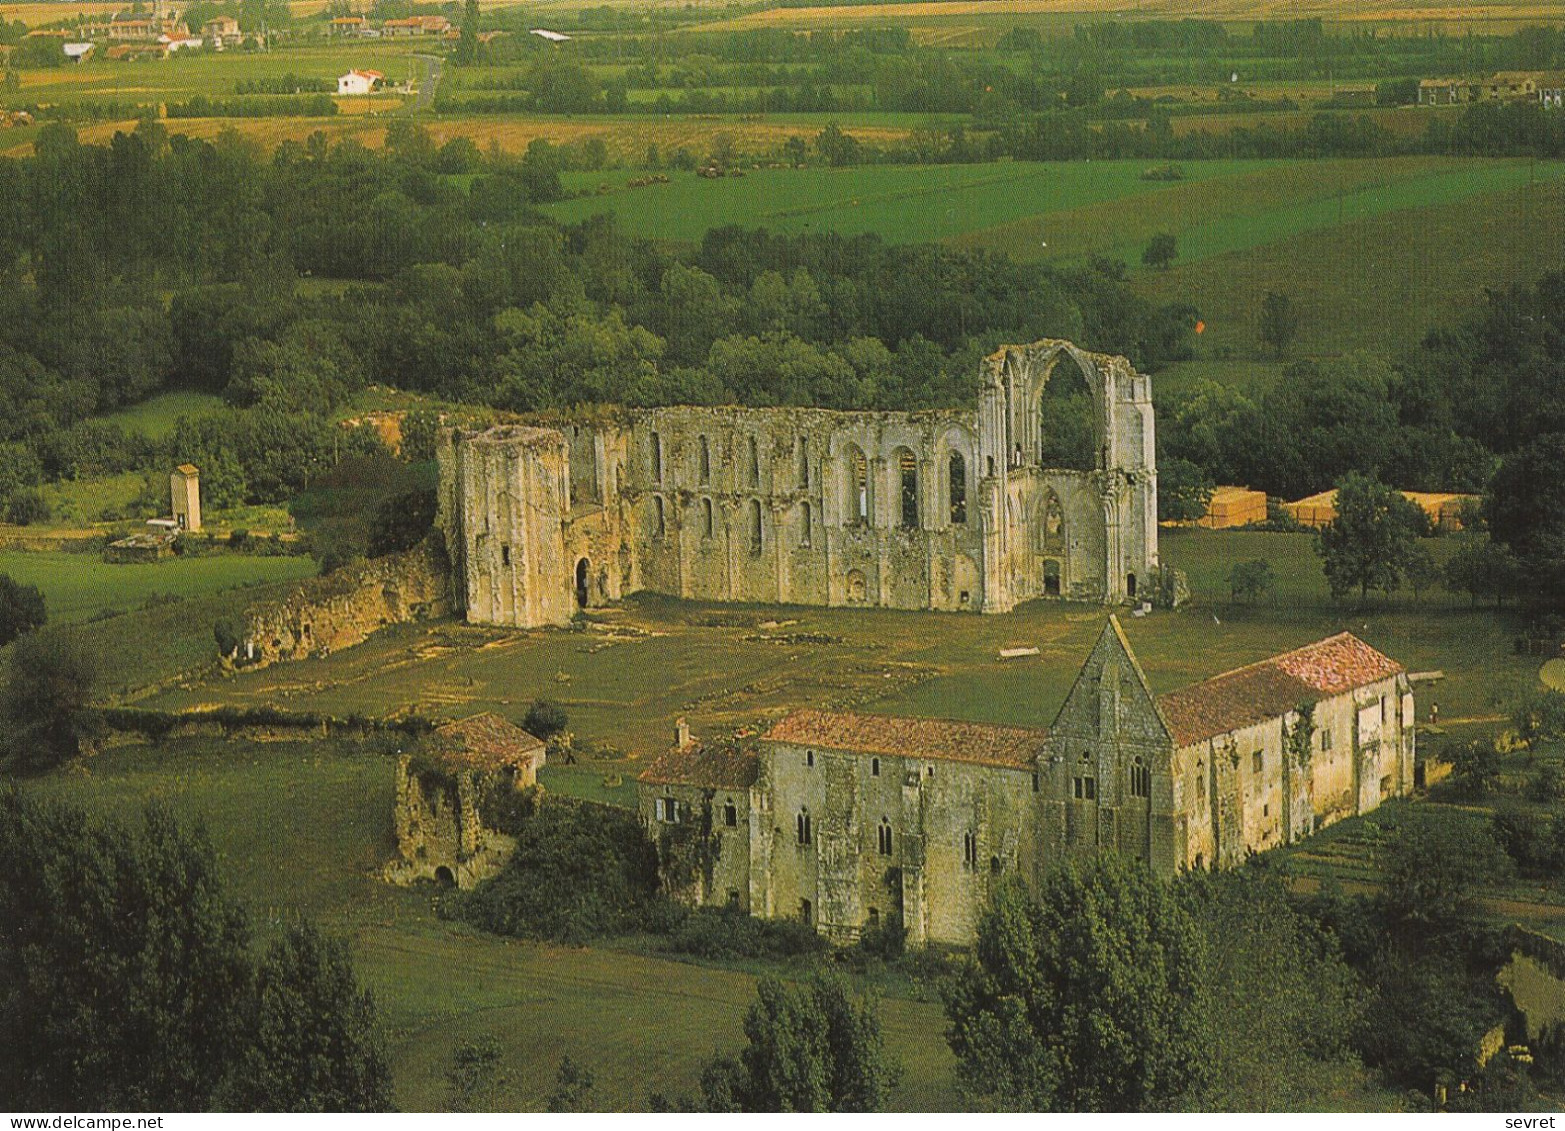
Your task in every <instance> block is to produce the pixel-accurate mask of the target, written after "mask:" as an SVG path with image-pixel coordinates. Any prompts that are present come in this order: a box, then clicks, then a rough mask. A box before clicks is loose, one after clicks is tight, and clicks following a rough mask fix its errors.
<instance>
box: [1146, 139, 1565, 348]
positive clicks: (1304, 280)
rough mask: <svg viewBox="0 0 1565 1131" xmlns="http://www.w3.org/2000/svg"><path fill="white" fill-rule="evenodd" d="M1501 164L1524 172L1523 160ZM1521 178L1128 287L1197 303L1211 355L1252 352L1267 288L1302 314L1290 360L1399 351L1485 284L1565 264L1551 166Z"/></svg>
mask: <svg viewBox="0 0 1565 1131" xmlns="http://www.w3.org/2000/svg"><path fill="white" fill-rule="evenodd" d="M1509 168H1510V169H1512V170H1514V173H1513V174H1512V175H1522V174H1528V175H1530V174H1529V170H1528V168H1527V165H1526V163H1525V162H1522V163H1520V164H1519V165H1510V166H1509ZM1544 168H1545V166H1544V165H1543V163H1539V165H1538V169H1539V170H1542V169H1544ZM1526 180H1527V177H1526V176H1524V175H1522V176H1521V180H1520V181H1519V182H1518V184H1519V185H1520V186H1522V187H1513V188H1510V189H1491V190H1488V191H1484V192H1481V193H1477V194H1475V195H1473V196H1471V197H1469V198H1467V199H1465V200H1458V201H1445V202H1442V203H1430V204H1426V205H1422V206H1418V207H1409V208H1405V209H1402V210H1400V211H1385V212H1382V213H1380V214H1378V215H1374V216H1368V217H1364V218H1361V219H1355V218H1353V217H1351V216H1348V217H1346V218H1345V220H1344V222H1343V223H1342V224H1341V225H1340V226H1335V227H1325V228H1320V229H1316V230H1312V231H1305V232H1300V233H1298V234H1294V235H1289V236H1286V237H1284V238H1274V239H1273V240H1272V241H1271V242H1265V243H1259V244H1258V245H1257V246H1255V247H1252V248H1250V249H1248V250H1246V251H1242V252H1228V253H1225V254H1221V255H1214V256H1212V257H1210V258H1207V259H1203V260H1199V261H1196V262H1190V263H1185V262H1179V261H1176V263H1175V265H1174V267H1173V268H1172V269H1170V270H1168V271H1162V272H1144V273H1142V274H1141V275H1139V276H1138V277H1137V284H1136V285H1137V287H1138V289H1140V290H1142V291H1143V292H1144V293H1146V294H1147V295H1149V296H1150V297H1153V298H1156V299H1159V300H1162V301H1180V302H1190V303H1193V304H1195V306H1196V307H1197V308H1198V309H1199V310H1200V312H1201V316H1202V317H1203V318H1204V319H1205V320H1206V334H1205V335H1204V336H1203V338H1202V339H1201V345H1200V348H1201V350H1202V352H1203V353H1204V354H1206V355H1208V356H1210V355H1211V354H1213V353H1218V352H1220V351H1223V350H1230V351H1232V352H1233V353H1234V354H1235V355H1236V356H1253V355H1254V354H1255V353H1256V352H1257V350H1258V348H1259V347H1258V343H1257V340H1256V333H1255V318H1256V314H1257V311H1258V309H1259V304H1260V300H1261V297H1262V296H1263V295H1264V294H1265V293H1266V292H1267V291H1268V290H1279V291H1283V292H1286V293H1287V294H1288V295H1289V296H1290V297H1291V298H1292V300H1293V304H1294V308H1295V309H1296V310H1297V311H1298V313H1299V315H1300V322H1299V333H1298V338H1297V340H1296V341H1295V343H1294V345H1293V347H1292V352H1293V354H1294V355H1295V356H1300V355H1305V356H1307V355H1312V354H1315V355H1321V354H1338V353H1343V352H1347V351H1350V350H1356V349H1363V350H1392V351H1395V350H1399V349H1403V348H1406V347H1408V346H1411V345H1414V344H1416V343H1417V342H1418V341H1419V340H1420V339H1421V338H1422V337H1423V335H1424V334H1425V333H1426V332H1427V331H1428V330H1429V329H1431V328H1432V327H1434V326H1437V325H1439V324H1440V323H1441V322H1442V321H1445V320H1452V319H1455V318H1458V317H1460V316H1462V314H1463V313H1464V312H1466V311H1467V310H1469V309H1471V308H1472V307H1473V305H1474V304H1475V303H1477V302H1480V301H1482V298H1483V292H1484V289H1485V288H1488V287H1500V286H1505V285H1508V284H1513V283H1532V282H1534V281H1535V280H1536V279H1537V277H1538V276H1539V275H1540V274H1542V273H1543V272H1544V271H1549V270H1555V271H1557V270H1560V269H1561V268H1562V267H1565V250H1562V247H1561V244H1560V240H1559V233H1560V232H1562V231H1565V181H1561V180H1560V179H1559V177H1558V175H1557V168H1551V175H1550V177H1549V178H1548V179H1545V177H1544V176H1543V174H1542V173H1539V174H1538V179H1537V183H1536V184H1533V185H1531V186H1530V187H1529V186H1527V185H1526ZM1182 259H1183V256H1181V260H1182Z"/></svg>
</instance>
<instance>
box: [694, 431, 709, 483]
mask: <svg viewBox="0 0 1565 1131" xmlns="http://www.w3.org/2000/svg"><path fill="white" fill-rule="evenodd" d="M696 476H697V478H698V479H699V481H700V482H701V483H703V484H705V483H710V482H712V445H711V444H710V443H709V442H708V441H707V438H706V437H705V436H702V437H701V439H700V441H699V443H698V445H697V448H696Z"/></svg>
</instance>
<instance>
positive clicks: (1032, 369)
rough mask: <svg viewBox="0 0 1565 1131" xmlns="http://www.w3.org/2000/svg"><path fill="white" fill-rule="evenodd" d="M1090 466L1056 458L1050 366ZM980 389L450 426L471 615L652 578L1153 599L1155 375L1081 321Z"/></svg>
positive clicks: (978, 602)
mask: <svg viewBox="0 0 1565 1131" xmlns="http://www.w3.org/2000/svg"><path fill="white" fill-rule="evenodd" d="M1061 361H1064V362H1066V363H1067V364H1068V365H1071V366H1074V367H1076V368H1078V369H1079V370H1080V372H1081V375H1082V376H1083V377H1084V378H1085V380H1086V384H1087V387H1088V388H1089V390H1090V391H1091V393H1092V395H1093V398H1094V403H1095V405H1096V410H1095V414H1094V418H1093V419H1094V425H1093V427H1094V447H1095V450H1096V452H1097V455H1096V457H1095V460H1094V466H1093V467H1091V468H1084V469H1080V470H1069V469H1058V468H1050V467H1044V466H1043V465H1042V457H1043V454H1044V453H1043V449H1042V446H1041V442H1040V436H1041V434H1042V426H1041V423H1040V422H1041V416H1042V414H1043V413H1044V412H1047V411H1051V409H1050V408H1049V405H1048V402H1046V401H1044V399H1043V393H1044V390H1045V389H1046V387H1047V386H1048V384H1049V381H1050V379H1051V377H1052V376H1053V374H1054V372H1055V369H1056V366H1057V365H1058V364H1059V363H1060V362H1061ZM980 376H981V385H982V387H981V390H980V393H979V398H978V404H977V406H976V407H975V408H973V409H963V410H948V411H931V412H916V413H899V412H829V411H826V410H822V409H811V408H763V409H747V408H733V407H728V408H690V407H685V408H660V409H650V410H643V411H636V412H625V413H623V414H621V415H620V417H619V418H618V419H616V420H613V421H595V422H576V423H565V424H561V425H558V426H556V427H550V428H524V427H517V426H506V427H500V428H493V429H490V430H488V431H486V432H448V433H447V434H446V435H445V436H443V437H442V440H441V443H440V448H439V455H440V467H441V472H440V517H439V519H438V525H439V527H440V529H441V530H442V532H443V533H444V535H445V537H446V539H447V543H448V546H449V547H450V553H451V557H452V562H453V566H454V571H455V576H456V578H457V579H458V584H457V585H456V586H455V588H454V592H453V600H454V601H455V602H456V603H457V604H458V605H460V606H461V607H462V608H464V609H465V611H466V615H467V618H468V620H470V621H474V622H477V623H489V624H508V625H517V626H520V627H528V626H533V625H545V624H563V623H565V622H566V621H567V620H568V619H569V617H570V616H571V615H572V614H573V613H574V612H575V611H576V610H577V609H579V608H585V607H592V606H594V605H597V604H601V603H606V602H611V601H614V600H617V599H619V597H620V596H622V595H624V594H628V593H634V592H636V591H638V590H641V589H648V590H652V591H654V592H660V593H667V594H670V595H673V596H679V597H686V598H693V599H699V600H710V601H743V602H754V603H762V604H810V605H866V606H880V607H889V608H903V609H939V610H948V611H980V612H990V613H994V612H1006V611H1009V610H1010V609H1011V608H1013V607H1014V606H1015V605H1016V603H1017V602H1018V601H1023V600H1029V599H1032V598H1035V597H1048V598H1061V599H1074V600H1083V601H1101V602H1119V601H1124V600H1131V599H1135V600H1139V599H1142V598H1144V597H1146V596H1149V595H1150V594H1151V591H1152V588H1153V577H1154V574H1155V571H1156V568H1157V564H1158V562H1157V483H1156V478H1157V477H1156V465H1155V460H1154V457H1153V452H1154V434H1153V421H1152V402H1151V389H1150V385H1149V382H1148V381H1147V379H1146V378H1145V377H1142V376H1140V375H1139V374H1137V373H1136V372H1135V371H1134V370H1133V369H1131V368H1130V365H1129V363H1128V362H1126V361H1125V360H1124V359H1123V358H1117V357H1109V356H1107V355H1102V354H1089V353H1085V352H1083V351H1081V350H1078V349H1077V348H1076V347H1074V346H1072V345H1071V344H1070V343H1068V342H1061V341H1044V342H1037V343H1034V344H1033V345H1031V346H1019V347H1007V348H1006V349H1004V350H1002V351H1000V352H999V353H997V354H995V355H993V356H992V357H990V358H988V359H986V360H985V362H984V365H983V369H982V372H981V374H980Z"/></svg>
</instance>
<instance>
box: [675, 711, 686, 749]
mask: <svg viewBox="0 0 1565 1131" xmlns="http://www.w3.org/2000/svg"><path fill="white" fill-rule="evenodd" d="M689 745H690V724H689V723H688V722H686V721H685V720H684V719H683V718H678V719H675V720H674V746H675V748H676V749H679V750H683V749H684V748H685V747H687V746H689Z"/></svg>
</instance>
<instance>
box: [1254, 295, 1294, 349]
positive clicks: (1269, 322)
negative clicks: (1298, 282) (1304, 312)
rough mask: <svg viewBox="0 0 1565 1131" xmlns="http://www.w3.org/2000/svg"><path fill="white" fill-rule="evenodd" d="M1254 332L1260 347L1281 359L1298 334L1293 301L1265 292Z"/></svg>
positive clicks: (1284, 296)
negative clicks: (1258, 339)
mask: <svg viewBox="0 0 1565 1131" xmlns="http://www.w3.org/2000/svg"><path fill="white" fill-rule="evenodd" d="M1256 332H1257V334H1258V335H1259V337H1260V339H1261V345H1263V346H1265V347H1266V348H1267V349H1268V350H1270V351H1271V353H1272V356H1273V357H1276V358H1281V357H1282V356H1283V354H1285V353H1287V352H1288V346H1289V345H1290V344H1291V343H1292V342H1293V339H1294V335H1296V334H1297V333H1298V332H1299V316H1298V314H1297V313H1296V312H1295V311H1294V309H1293V300H1292V299H1290V298H1289V297H1288V296H1287V295H1285V294H1281V293H1279V292H1277V291H1267V292H1266V297H1265V298H1263V299H1262V300H1261V313H1260V318H1259V319H1258V320H1257V323H1256Z"/></svg>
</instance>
